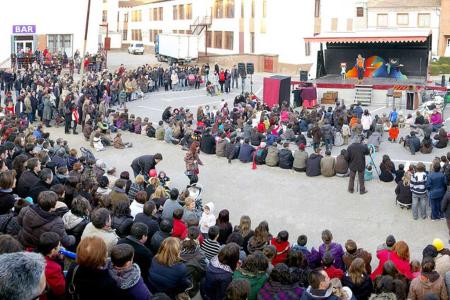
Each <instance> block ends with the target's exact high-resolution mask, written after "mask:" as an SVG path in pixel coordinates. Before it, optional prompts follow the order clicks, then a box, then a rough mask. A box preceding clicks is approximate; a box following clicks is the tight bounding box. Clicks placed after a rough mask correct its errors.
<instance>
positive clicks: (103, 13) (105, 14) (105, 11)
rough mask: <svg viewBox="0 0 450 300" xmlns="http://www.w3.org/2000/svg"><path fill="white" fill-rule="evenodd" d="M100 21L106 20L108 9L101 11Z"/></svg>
mask: <svg viewBox="0 0 450 300" xmlns="http://www.w3.org/2000/svg"><path fill="white" fill-rule="evenodd" d="M102 22H108V11H107V10H104V11H102Z"/></svg>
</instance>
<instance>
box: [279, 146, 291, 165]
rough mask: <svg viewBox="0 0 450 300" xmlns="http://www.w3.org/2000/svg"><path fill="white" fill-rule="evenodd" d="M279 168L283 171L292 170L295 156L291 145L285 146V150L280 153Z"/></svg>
mask: <svg viewBox="0 0 450 300" xmlns="http://www.w3.org/2000/svg"><path fill="white" fill-rule="evenodd" d="M278 159H279V160H278V166H279V167H280V168H282V169H292V165H293V164H294V156H293V155H292V151H291V150H290V149H289V143H287V142H286V143H284V144H283V149H281V150H280V152H278Z"/></svg>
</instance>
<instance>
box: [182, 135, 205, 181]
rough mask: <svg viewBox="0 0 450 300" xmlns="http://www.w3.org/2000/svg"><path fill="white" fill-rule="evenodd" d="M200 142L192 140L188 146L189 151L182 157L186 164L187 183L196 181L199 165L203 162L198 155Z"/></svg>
mask: <svg viewBox="0 0 450 300" xmlns="http://www.w3.org/2000/svg"><path fill="white" fill-rule="evenodd" d="M199 153H200V144H199V143H198V142H193V143H192V144H191V146H190V147H189V151H188V152H187V153H186V156H185V157H184V162H185V164H186V172H185V174H186V176H187V177H188V178H189V184H191V185H192V184H194V183H197V182H198V174H199V173H200V172H199V167H198V166H199V165H200V166H202V165H203V162H202V161H201V160H200V157H199Z"/></svg>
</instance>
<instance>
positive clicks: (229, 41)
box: [224, 31, 234, 50]
mask: <svg viewBox="0 0 450 300" xmlns="http://www.w3.org/2000/svg"><path fill="white" fill-rule="evenodd" d="M233 37H234V32H233V31H225V45H224V48H225V49H228V50H233Z"/></svg>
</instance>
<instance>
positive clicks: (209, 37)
mask: <svg viewBox="0 0 450 300" xmlns="http://www.w3.org/2000/svg"><path fill="white" fill-rule="evenodd" d="M206 47H208V48H212V31H206Z"/></svg>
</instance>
